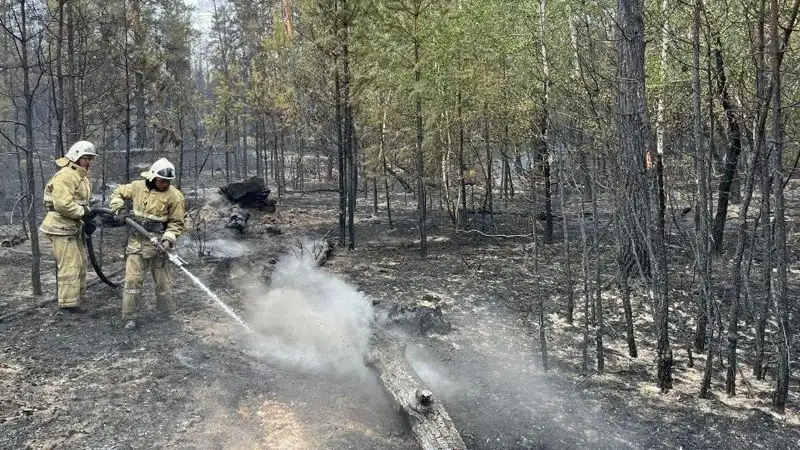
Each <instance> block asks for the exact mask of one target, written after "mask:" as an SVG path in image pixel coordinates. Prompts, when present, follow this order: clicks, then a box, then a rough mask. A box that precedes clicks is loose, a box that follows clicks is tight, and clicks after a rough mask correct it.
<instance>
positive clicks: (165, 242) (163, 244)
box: [161, 239, 175, 251]
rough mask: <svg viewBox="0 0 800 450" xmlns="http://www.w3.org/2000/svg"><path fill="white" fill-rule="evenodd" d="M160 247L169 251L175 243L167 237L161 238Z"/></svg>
mask: <svg viewBox="0 0 800 450" xmlns="http://www.w3.org/2000/svg"><path fill="white" fill-rule="evenodd" d="M161 247H163V248H164V250H166V251H170V250H172V249H173V248H175V243H174V242H172V241H170V240H169V239H162V240H161Z"/></svg>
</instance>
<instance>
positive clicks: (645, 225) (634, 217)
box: [617, 0, 672, 392]
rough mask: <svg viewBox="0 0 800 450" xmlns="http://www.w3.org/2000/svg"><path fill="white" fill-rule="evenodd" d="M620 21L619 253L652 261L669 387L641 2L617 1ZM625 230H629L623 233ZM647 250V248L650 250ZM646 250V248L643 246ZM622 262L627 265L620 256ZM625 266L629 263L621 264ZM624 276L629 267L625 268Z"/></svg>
mask: <svg viewBox="0 0 800 450" xmlns="http://www.w3.org/2000/svg"><path fill="white" fill-rule="evenodd" d="M618 6H619V9H618V16H619V17H618V23H619V37H620V39H619V41H618V42H619V44H618V45H619V47H618V52H619V57H618V61H619V68H618V76H617V80H618V83H619V128H618V133H619V134H618V136H619V146H620V151H619V153H618V160H617V162H618V166H619V167H620V171H621V177H620V178H621V182H622V189H621V191H620V193H621V194H622V196H621V197H620V198H619V200H620V205H619V212H620V216H621V218H622V219H621V221H620V222H621V227H622V230H623V237H624V239H621V241H622V242H623V245H624V247H623V248H622V249H621V252H620V254H621V255H623V256H624V255H626V254H627V255H628V258H630V256H631V255H632V256H633V257H634V259H635V260H636V261H637V263H638V264H637V265H638V267H639V269H640V270H641V271H642V272H643V274H645V275H646V274H647V272H648V270H646V269H648V268H649V267H650V263H649V261H651V260H652V261H653V264H654V269H655V270H654V271H653V277H652V285H653V287H652V289H651V290H652V292H653V293H654V296H655V298H653V300H654V302H655V304H654V307H655V316H656V334H657V336H658V348H657V351H658V356H657V365H658V387H659V388H660V389H661V390H662V392H665V391H667V390H669V389H671V388H672V352H671V350H670V348H669V334H668V323H669V319H668V305H669V303H668V301H667V293H668V287H667V265H666V248H665V247H666V246H665V243H664V239H665V237H666V236H665V230H664V214H663V209H664V206H663V204H664V187H663V161H662V158H661V155H659V154H656V155H655V171H654V173H651V174H650V175H649V177H650V178H651V183H650V185H649V186H648V174H647V171H646V170H647V168H646V166H645V153H646V152H647V148H648V143H649V141H650V128H649V120H648V118H647V106H646V94H645V76H644V1H643V0H620V1H619V3H618ZM626 234H627V235H626ZM648 249H649V251H648ZM642 250H644V251H642ZM623 262H624V263H625V266H629V265H630V264H629V263H627V262H625V261H624V258H623ZM625 268H626V269H627V267H625ZM623 273H624V274H625V275H624V276H626V277H627V276H628V275H629V272H628V270H625V271H624V272H623Z"/></svg>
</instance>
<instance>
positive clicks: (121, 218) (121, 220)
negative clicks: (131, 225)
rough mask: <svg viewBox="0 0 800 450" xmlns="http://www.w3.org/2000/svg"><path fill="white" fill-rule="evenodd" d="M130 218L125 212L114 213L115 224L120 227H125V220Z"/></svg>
mask: <svg viewBox="0 0 800 450" xmlns="http://www.w3.org/2000/svg"><path fill="white" fill-rule="evenodd" d="M127 217H128V215H127V214H125V213H124V212H123V211H117V212H116V213H114V223H117V224H119V225H125V219H126V218H127Z"/></svg>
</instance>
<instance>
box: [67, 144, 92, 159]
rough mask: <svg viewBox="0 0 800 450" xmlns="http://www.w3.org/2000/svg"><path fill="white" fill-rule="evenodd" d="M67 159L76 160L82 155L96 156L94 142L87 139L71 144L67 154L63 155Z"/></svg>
mask: <svg viewBox="0 0 800 450" xmlns="http://www.w3.org/2000/svg"><path fill="white" fill-rule="evenodd" d="M65 156H66V157H67V159H68V160H70V161H72V162H78V160H79V159H80V158H81V157H82V156H97V153H96V150H95V148H94V144H92V143H91V142H89V141H78V142H76V143H74V144H72V147H70V148H69V150H68V151H67V154H66V155H65Z"/></svg>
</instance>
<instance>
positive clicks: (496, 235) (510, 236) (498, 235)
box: [461, 230, 533, 239]
mask: <svg viewBox="0 0 800 450" xmlns="http://www.w3.org/2000/svg"><path fill="white" fill-rule="evenodd" d="M461 232H462V233H464V234H469V233H477V234H480V235H481V236H484V237H490V238H506V239H517V238H529V237H532V236H533V233H528V234H487V233H484V232H483V231H479V230H462V231H461Z"/></svg>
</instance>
